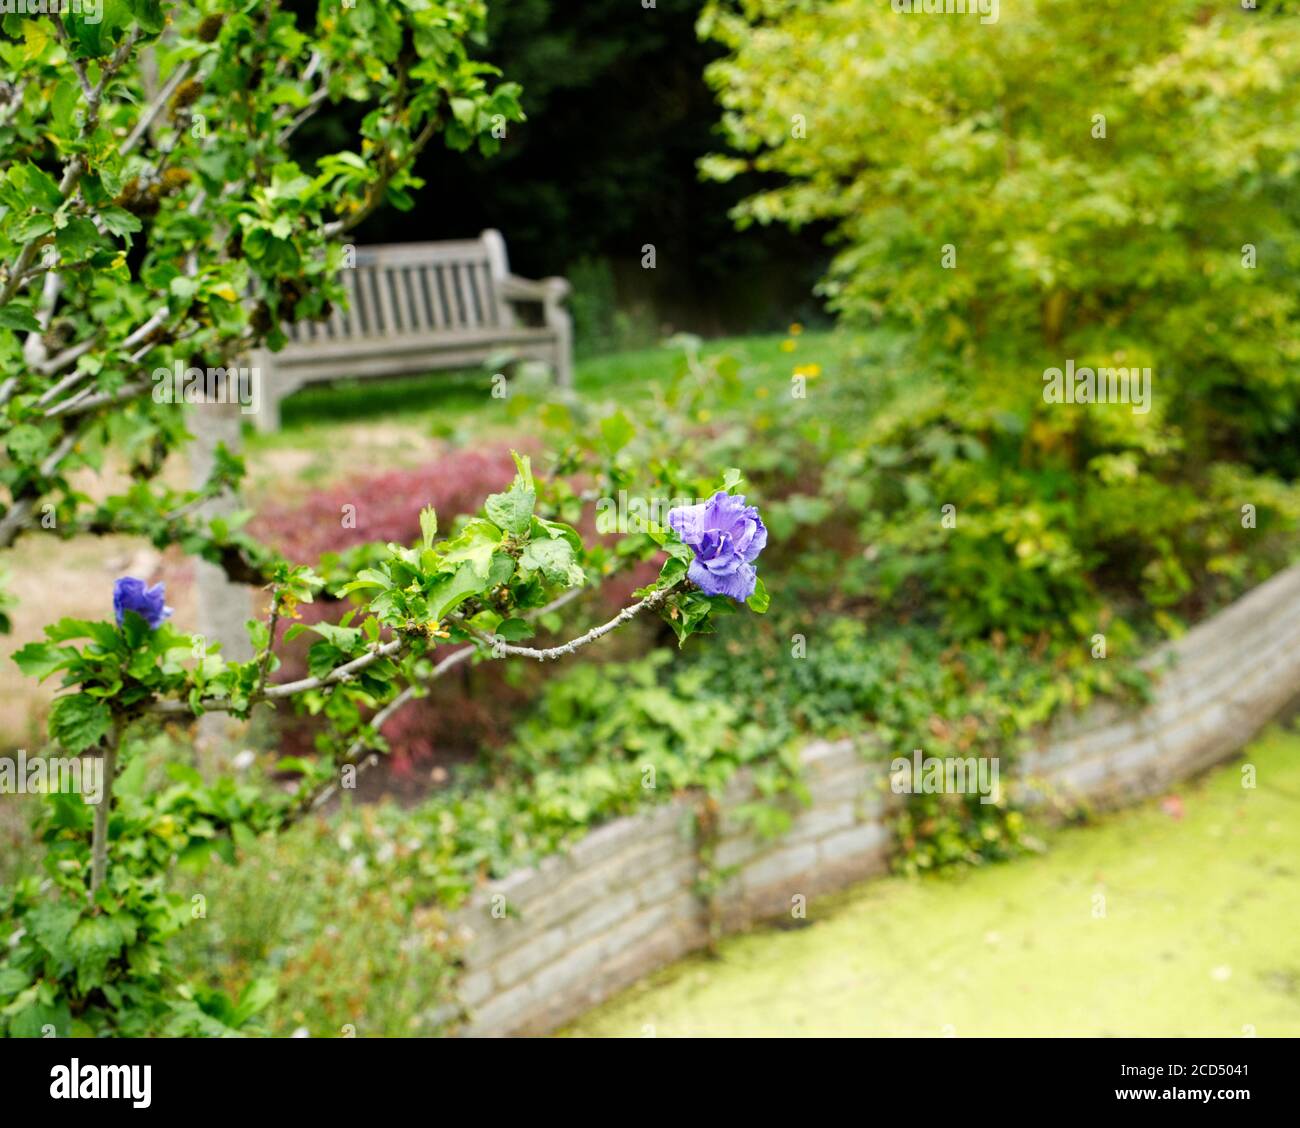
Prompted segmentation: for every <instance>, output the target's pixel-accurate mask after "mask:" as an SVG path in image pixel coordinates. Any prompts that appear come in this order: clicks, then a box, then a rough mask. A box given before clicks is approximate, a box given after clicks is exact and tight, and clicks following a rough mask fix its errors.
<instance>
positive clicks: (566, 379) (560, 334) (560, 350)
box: [552, 309, 573, 388]
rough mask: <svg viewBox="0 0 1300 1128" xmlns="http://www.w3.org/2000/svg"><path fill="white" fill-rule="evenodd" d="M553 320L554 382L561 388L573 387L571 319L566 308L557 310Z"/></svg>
mask: <svg viewBox="0 0 1300 1128" xmlns="http://www.w3.org/2000/svg"><path fill="white" fill-rule="evenodd" d="M556 313H557V314H558V316H556V314H552V317H553V318H554V320H555V328H556V334H555V383H556V384H557V385H558V386H559V387H561V388H572V387H573V321H572V319H571V318H570V317H569V312H568V310H564V309H561V310H557V311H556Z"/></svg>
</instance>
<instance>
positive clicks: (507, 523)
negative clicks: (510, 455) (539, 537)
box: [483, 460, 537, 537]
mask: <svg viewBox="0 0 1300 1128" xmlns="http://www.w3.org/2000/svg"><path fill="white" fill-rule="evenodd" d="M525 461H526V460H525ZM536 505H537V491H536V490H535V489H534V488H533V482H532V473H531V471H529V472H528V473H527V475H526V476H525V474H524V473H523V472H522V468H521V473H520V474H519V476H518V477H516V478H515V480H514V483H513V484H512V485H511V486H510V488H509V489H508V490H506V492H505V493H498V494H492V495H491V496H489V497H488V499H487V502H486V504H485V505H484V507H483V508H484V511H485V512H486V513H487V515H488V518H489V519H490V520H491V521H492V523H493V524H495V525H497V526H498V527H500V528H502V529H504V530H505V531H506V532H507V533H513V534H514V535H515V536H517V537H522V536H523V535H524V534H525V533H527V532H528V530H529V528H530V527H531V525H532V523H533V509H534V508H535V507H536Z"/></svg>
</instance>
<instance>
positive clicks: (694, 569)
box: [668, 490, 767, 602]
mask: <svg viewBox="0 0 1300 1128" xmlns="http://www.w3.org/2000/svg"><path fill="white" fill-rule="evenodd" d="M668 524H669V525H670V526H671V527H672V528H673V529H675V530H677V535H678V536H680V537H681V538H682V540H683V541H685V542H686V544H688V545H690V547H691V550H692V551H693V552H694V553H695V559H694V560H692V561H691V566H690V569H689V570H688V571H687V573H686V574H687V576H688V578H689V579H690V580H691V582H692V583H694V584H695V585H696V586H698V587H699V589H700V590H701V591H703V592H704V593H705V594H707V595H729V596H731V598H732V599H735V600H737V601H740V602H744V601H745V600H746V599H748V598H749V597H750V596H751V595H753V594H754V585H755V584H756V583H757V582H758V572H757V571H756V570H755V568H754V561H755V560H756V559H757V558H758V554H759V553H760V552H762V551H763V546H764V545H766V544H767V529H766V528H765V527H764V525H763V519H762V518H761V517H760V516H759V515H758V510H757V509H755V508H754V507H753V506H752V505H746V504H745V498H744V495H742V494H737V495H735V496H732V495H731V494H729V493H726V492H724V491H723V490H719V491H718V492H717V493H715V494H714V495H713V496H712V497H711V498H709V500H708V501H706V502H705V503H704V504H703V505H685V506H681V507H679V508H677V509H672V510H669V512H668Z"/></svg>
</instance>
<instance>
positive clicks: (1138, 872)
mask: <svg viewBox="0 0 1300 1128" xmlns="http://www.w3.org/2000/svg"><path fill="white" fill-rule="evenodd" d="M1246 762H1249V763H1251V764H1253V765H1254V766H1255V768H1256V770H1257V772H1258V786H1257V787H1256V788H1255V789H1254V790H1248V789H1246V788H1243V786H1242V773H1241V765H1240V764H1236V763H1234V764H1230V765H1227V766H1225V767H1223V768H1221V769H1219V770H1218V771H1216V772H1215V773H1213V775H1212V776H1210V777H1208V778H1207V779H1205V780H1203V781H1200V782H1199V783H1193V784H1188V785H1184V786H1182V787H1180V788H1179V789H1178V792H1179V795H1180V797H1181V800H1182V802H1183V804H1184V810H1183V813H1182V817H1181V818H1175V817H1174V816H1173V814H1171V813H1170V809H1169V808H1167V807H1163V806H1161V805H1160V804H1150V805H1147V806H1144V807H1141V808H1138V809H1135V810H1132V811H1128V812H1125V813H1122V814H1118V815H1115V816H1112V817H1110V818H1107V819H1105V820H1103V821H1102V822H1100V823H1099V824H1097V825H1094V826H1090V827H1084V828H1076V829H1071V830H1063V831H1060V832H1059V833H1057V834H1055V835H1053V836H1052V839H1051V847H1050V849H1049V851H1048V852H1047V853H1046V854H1044V855H1042V856H1038V857H1034V858H1031V859H1027V860H1023V861H1016V862H1012V863H1009V864H1006V865H1001V866H995V867H991V868H988V869H983V870H975V871H965V872H964V873H962V874H960V875H958V876H956V877H953V878H946V879H944V878H940V879H926V880H920V881H917V880H907V879H903V878H888V879H885V880H880V881H875V882H870V883H868V884H865V885H862V886H859V887H858V888H857V889H855V890H852V891H850V892H848V893H847V894H843V895H841V896H839V897H838V898H833V899H828V900H826V901H823V902H819V903H814V904H813V905H812V906H810V908H809V914H808V921H809V923H808V926H807V927H804V928H800V929H798V930H792V931H776V930H764V931H760V932H755V933H751V934H749V935H745V936H738V937H734V938H731V939H728V940H726V941H724V942H723V944H722V946H721V950H720V953H719V958H717V959H708V958H705V957H697V958H691V959H687V960H685V961H683V962H681V963H679V964H677V965H675V966H673V967H671V968H668V969H666V970H664V971H663V972H661V973H659V974H656V975H654V976H652V977H651V978H650V979H649V980H647V981H646V982H644V983H643V984H640V985H638V986H637V987H634V988H632V989H631V990H630V991H628V992H626V993H625V994H623V995H622V996H620V997H618V998H616V999H614V1000H612V1001H611V1002H609V1003H608V1004H606V1005H605V1006H603V1007H601V1008H599V1009H597V1010H595V1011H592V1012H591V1013H590V1014H588V1015H587V1016H586V1017H584V1018H583V1019H581V1020H580V1021H578V1022H577V1023H576V1024H575V1025H574V1026H573V1027H571V1028H570V1029H569V1030H568V1031H567V1033H568V1034H570V1035H592V1036H638V1037H639V1036H643V1035H644V1034H645V1033H646V1032H647V1031H652V1032H653V1033H655V1034H656V1035H658V1036H660V1037H665V1036H681V1035H697V1036H699V1035H703V1036H727V1037H734V1036H744V1035H827V1036H843V1035H862V1036H882V1035H889V1036H899V1035H902V1036H931V1037H938V1036H942V1035H944V1034H955V1035H956V1036H958V1037H964V1036H973V1037H979V1036H1015V1035H1022V1036H1052V1035H1071V1034H1072V1035H1097V1036H1106V1035H1113V1036H1125V1035H1140V1036H1146V1035H1150V1036H1181V1035H1209V1036H1221V1037H1241V1036H1242V1035H1243V1034H1245V1033H1249V1032H1251V1031H1253V1032H1254V1033H1256V1034H1258V1035H1259V1036H1260V1037H1269V1036H1290V1037H1295V1036H1297V1035H1300V953H1298V952H1297V949H1296V945H1295V936H1296V934H1297V932H1300V883H1297V881H1296V859H1297V857H1300V818H1298V817H1297V815H1300V734H1297V733H1296V732H1283V731H1280V730H1276V729H1275V730H1272V731H1270V732H1269V733H1267V734H1266V735H1265V736H1264V737H1263V738H1261V739H1260V740H1258V741H1256V742H1255V743H1254V744H1253V745H1252V746H1251V747H1249V748H1248V749H1247V750H1246ZM1175 813H1177V812H1176V811H1175ZM1099 895H1100V896H1101V897H1102V898H1104V915H1097V912H1098V907H1099V906H1101V905H1102V904H1103V903H1102V902H1099V901H1097V900H1096V898H1097V897H1098V896H1099Z"/></svg>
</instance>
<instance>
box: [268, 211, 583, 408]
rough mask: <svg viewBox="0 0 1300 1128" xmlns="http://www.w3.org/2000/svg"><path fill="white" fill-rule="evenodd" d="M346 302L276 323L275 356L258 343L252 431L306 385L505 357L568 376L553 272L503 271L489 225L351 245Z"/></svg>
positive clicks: (565, 381)
mask: <svg viewBox="0 0 1300 1128" xmlns="http://www.w3.org/2000/svg"><path fill="white" fill-rule="evenodd" d="M342 278H343V284H344V286H345V287H346V288H347V291H348V295H349V299H350V301H349V308H348V309H347V310H346V311H345V310H343V309H339V308H336V309H335V310H334V312H333V313H332V314H331V315H330V316H329V317H328V318H327V319H326V320H324V321H301V322H298V323H296V324H294V325H288V326H286V327H285V331H286V333H287V335H288V337H289V342H288V344H286V345H285V346H284V348H283V349H281V350H280V351H279V352H278V353H272V352H271V351H270V350H268V349H258V350H256V351H255V352H254V354H253V356H252V357H251V360H250V363H251V364H252V366H253V367H254V368H257V369H259V370H260V373H261V388H260V390H259V398H260V403H259V407H258V411H257V413H256V414H255V415H254V422H255V424H256V426H257V429H258V430H259V431H274V430H277V429H278V428H279V426H280V401H281V400H283V399H284V398H285V397H286V396H288V395H290V394H292V393H293V392H295V391H297V390H298V389H299V388H302V387H303V386H305V385H307V384H315V383H325V382H328V381H331V380H343V379H357V378H359V379H364V378H366V377H370V376H398V375H415V374H418V373H424V372H429V371H431V370H433V369H440V368H464V367H467V366H469V365H474V364H482V363H483V362H484V361H486V360H487V359H488V358H489V357H492V356H494V355H497V354H499V353H503V352H505V353H509V354H511V355H512V356H514V357H517V358H519V359H530V360H540V361H544V362H546V363H548V364H550V365H551V367H552V369H553V370H554V373H555V379H556V382H557V383H559V384H561V385H563V386H566V387H567V386H569V385H571V384H572V382H573V331H572V327H571V322H570V319H569V314H568V311H567V310H565V308H564V306H563V301H564V299H565V297H566V296H567V295H568V293H569V283H568V282H566V281H565V280H564V279H563V278H546V279H543V280H542V281H540V282H531V281H529V280H527V279H525V278H517V277H516V276H515V275H513V274H511V273H510V267H509V262H508V260H507V258H506V244H505V240H504V239H502V237H501V233H500V232H499V231H491V230H488V231H484V232H483V233H482V234H481V235H480V236H479V237H478V238H477V239H463V240H456V241H452V242H444V243H392V244H388V245H385V246H373V247H357V249H356V261H355V266H354V268H352V269H349V270H344V271H343V275H342Z"/></svg>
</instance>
